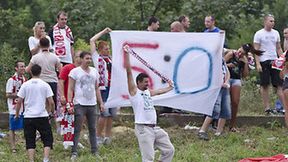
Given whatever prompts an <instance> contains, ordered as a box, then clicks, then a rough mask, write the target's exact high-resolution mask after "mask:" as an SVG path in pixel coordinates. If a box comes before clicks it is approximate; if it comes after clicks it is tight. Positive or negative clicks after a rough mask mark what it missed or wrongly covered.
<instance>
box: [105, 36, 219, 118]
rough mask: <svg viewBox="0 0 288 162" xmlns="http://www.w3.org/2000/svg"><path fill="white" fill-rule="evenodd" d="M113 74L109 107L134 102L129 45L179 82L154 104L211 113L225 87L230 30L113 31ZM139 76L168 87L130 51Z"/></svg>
mask: <svg viewBox="0 0 288 162" xmlns="http://www.w3.org/2000/svg"><path fill="white" fill-rule="evenodd" d="M110 35H111V40H112V78H111V88H110V93H109V98H108V100H107V102H106V104H105V106H106V107H107V108H108V107H119V106H130V102H129V95H128V86H127V75H126V69H125V68H124V59H123V56H124V53H123V46H124V45H125V44H128V45H129V46H130V47H131V49H133V50H134V51H135V52H136V53H137V54H139V55H140V56H141V57H142V58H143V59H145V60H146V61H147V62H148V63H149V64H151V65H152V66H153V67H154V68H155V69H157V70H158V71H160V72H161V73H163V74H164V75H165V76H167V77H168V78H169V79H171V80H173V81H174V83H175V88H174V89H173V90H172V91H170V92H168V93H166V94H163V95H160V96H155V97H153V101H154V105H158V106H168V107H172V108H177V109H182V110H186V111H192V112H197V113H203V114H211V113H212V110H213V106H214V103H215V101H216V98H217V95H218V93H219V91H220V88H221V85H222V82H223V77H222V67H221V65H222V51H223V44H224V37H225V34H224V33H171V32H146V31H113V32H111V33H110ZM130 60H131V66H132V71H133V77H134V79H135V78H136V76H137V75H138V74H139V73H141V72H144V73H147V74H148V75H149V77H150V78H149V80H150V89H158V88H163V87H166V86H167V83H164V82H163V81H162V80H161V79H160V78H159V77H158V76H157V75H156V74H154V73H153V72H152V71H151V70H149V69H148V68H147V67H145V66H144V65H143V64H142V63H140V62H139V61H138V60H137V59H135V58H134V57H133V56H130Z"/></svg>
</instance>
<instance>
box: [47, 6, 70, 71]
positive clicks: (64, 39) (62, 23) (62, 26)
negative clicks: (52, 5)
mask: <svg viewBox="0 0 288 162" xmlns="http://www.w3.org/2000/svg"><path fill="white" fill-rule="evenodd" d="M67 18H68V14H67V13H66V12H64V11H60V12H59V13H58V14H57V24H55V25H54V26H53V28H52V29H51V30H50V31H49V37H50V38H51V41H52V45H53V50H54V52H55V54H56V55H57V56H58V57H59V58H60V61H61V63H62V64H63V66H64V65H66V64H72V63H73V58H74V48H73V44H74V38H73V35H72V30H71V29H70V28H69V27H68V26H67Z"/></svg>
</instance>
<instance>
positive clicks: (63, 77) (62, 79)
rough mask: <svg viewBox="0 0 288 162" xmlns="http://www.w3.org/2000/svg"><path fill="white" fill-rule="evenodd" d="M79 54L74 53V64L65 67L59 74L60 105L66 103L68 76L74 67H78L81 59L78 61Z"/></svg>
mask: <svg viewBox="0 0 288 162" xmlns="http://www.w3.org/2000/svg"><path fill="white" fill-rule="evenodd" d="M80 53H81V51H78V52H76V54H75V56H74V63H73V64H68V65H65V66H64V67H63V68H62V70H61V72H60V74H59V91H60V95H61V97H60V101H61V104H62V105H65V104H66V102H67V92H68V83H69V82H68V80H69V78H68V75H69V73H70V71H71V70H72V69H74V68H75V67H78V66H80V64H81V59H80Z"/></svg>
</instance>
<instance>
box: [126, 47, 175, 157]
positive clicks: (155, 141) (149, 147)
mask: <svg viewBox="0 0 288 162" xmlns="http://www.w3.org/2000/svg"><path fill="white" fill-rule="evenodd" d="M127 48H128V47H127V46H126V47H124V50H125V51H128V49H127ZM125 67H126V72H127V81H128V91H129V95H130V96H129V98H130V102H131V105H132V108H133V111H134V115H135V134H136V137H137V139H138V143H139V148H140V151H141V156H142V162H153V161H154V155H155V151H154V148H158V149H159V150H160V151H161V156H160V159H159V161H160V162H171V161H172V159H173V156H174V146H173V145H172V143H171V141H170V139H169V136H168V134H167V133H166V132H165V131H164V130H163V129H161V128H160V127H158V126H156V124H157V116H156V110H155V108H154V105H153V102H152V99H151V97H152V96H156V95H160V94H163V93H166V92H169V91H171V90H172V89H173V83H172V82H171V81H170V82H168V84H169V86H168V87H166V88H162V89H157V90H149V89H148V86H149V77H148V75H147V74H145V73H140V74H139V75H138V76H137V77H136V84H137V85H136V84H135V82H134V80H133V76H132V70H131V65H130V60H129V54H126V55H125Z"/></svg>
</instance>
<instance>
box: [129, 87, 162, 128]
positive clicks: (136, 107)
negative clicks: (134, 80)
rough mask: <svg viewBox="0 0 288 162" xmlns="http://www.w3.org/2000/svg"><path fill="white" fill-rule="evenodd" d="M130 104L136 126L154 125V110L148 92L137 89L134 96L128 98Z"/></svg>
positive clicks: (155, 117) (155, 121) (155, 118)
mask: <svg viewBox="0 0 288 162" xmlns="http://www.w3.org/2000/svg"><path fill="white" fill-rule="evenodd" d="M129 98H130V102H131V104H132V108H133V111H134V116H135V123H136V124H156V123H157V116H156V110H155V108H154V105H153V101H152V98H151V95H150V91H149V90H145V91H141V90H139V89H138V88H137V92H136V94H135V95H134V96H130V97H129Z"/></svg>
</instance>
